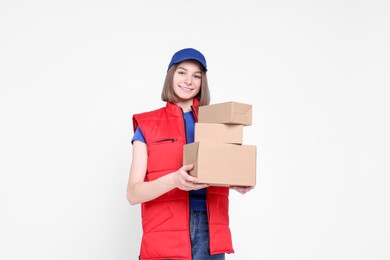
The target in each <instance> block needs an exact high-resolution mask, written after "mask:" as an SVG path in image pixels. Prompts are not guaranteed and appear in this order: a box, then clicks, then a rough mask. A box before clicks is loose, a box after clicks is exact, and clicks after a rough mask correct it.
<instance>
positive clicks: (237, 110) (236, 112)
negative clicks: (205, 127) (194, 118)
mask: <svg viewBox="0 0 390 260" xmlns="http://www.w3.org/2000/svg"><path fill="white" fill-rule="evenodd" d="M198 122H199V123H220V124H239V125H251V124H252V105H248V104H243V103H239V102H233V101H229V102H224V103H218V104H213V105H207V106H200V107H199V116H198Z"/></svg>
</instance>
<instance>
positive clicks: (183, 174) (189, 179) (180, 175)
mask: <svg viewBox="0 0 390 260" xmlns="http://www.w3.org/2000/svg"><path fill="white" fill-rule="evenodd" d="M192 168H194V166H193V165H192V164H189V165H184V166H183V167H181V168H180V169H179V170H177V171H176V172H173V173H172V178H173V182H174V185H175V187H176V188H178V189H181V190H185V191H189V190H200V189H203V188H207V187H208V186H209V185H208V184H204V183H200V181H199V179H198V178H195V177H193V176H191V175H189V173H188V171H190V170H192Z"/></svg>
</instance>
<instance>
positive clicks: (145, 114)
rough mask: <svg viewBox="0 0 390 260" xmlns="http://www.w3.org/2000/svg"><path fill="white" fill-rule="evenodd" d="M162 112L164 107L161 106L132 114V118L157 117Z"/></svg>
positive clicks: (149, 118)
mask: <svg viewBox="0 0 390 260" xmlns="http://www.w3.org/2000/svg"><path fill="white" fill-rule="evenodd" d="M164 112H165V107H161V108H158V109H155V110H151V111H147V112H143V113H137V114H134V115H133V118H135V119H136V120H151V119H158V118H159V117H160V116H161V115H162V114H163V113H164Z"/></svg>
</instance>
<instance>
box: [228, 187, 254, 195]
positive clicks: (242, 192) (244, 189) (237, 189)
mask: <svg viewBox="0 0 390 260" xmlns="http://www.w3.org/2000/svg"><path fill="white" fill-rule="evenodd" d="M253 188H254V186H230V189H232V190H236V191H238V192H239V193H241V194H245V193H247V192H248V191H250V190H252V189H253Z"/></svg>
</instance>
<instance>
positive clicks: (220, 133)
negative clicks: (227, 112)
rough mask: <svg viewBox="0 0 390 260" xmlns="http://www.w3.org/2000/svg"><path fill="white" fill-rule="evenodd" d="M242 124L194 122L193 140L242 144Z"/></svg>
mask: <svg viewBox="0 0 390 260" xmlns="http://www.w3.org/2000/svg"><path fill="white" fill-rule="evenodd" d="M242 137H243V127H242V125H227V124H212V123H195V142H220V143H230V144H242Z"/></svg>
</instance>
